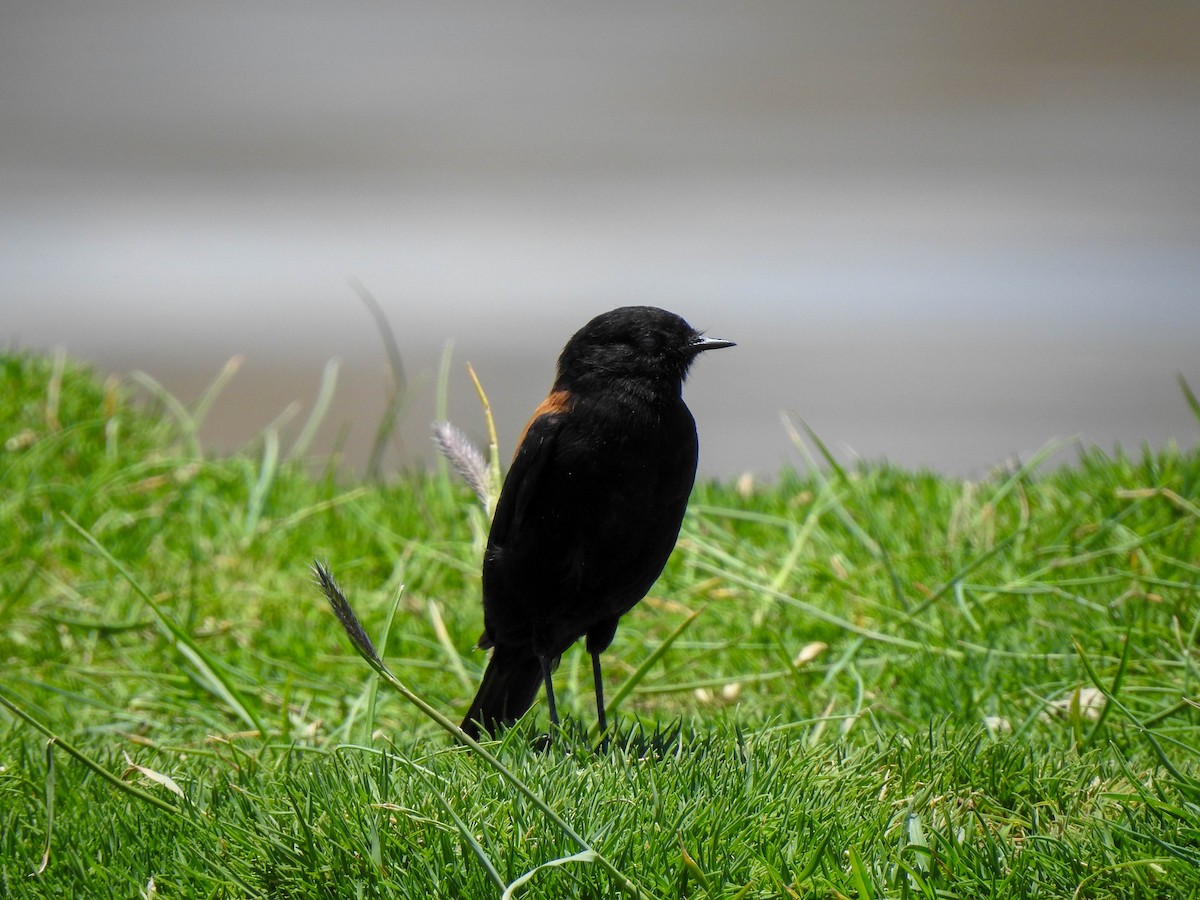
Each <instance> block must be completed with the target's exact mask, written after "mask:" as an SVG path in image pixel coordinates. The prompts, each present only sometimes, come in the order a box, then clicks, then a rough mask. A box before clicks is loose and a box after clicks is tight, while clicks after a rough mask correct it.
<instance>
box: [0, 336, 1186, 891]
mask: <svg viewBox="0 0 1200 900" xmlns="http://www.w3.org/2000/svg"><path fill="white" fill-rule="evenodd" d="M1189 400H1190V401H1192V402H1193V408H1195V403H1194V399H1193V398H1191V395H1190V393H1189V392H1187V391H1186V390H1185V396H1184V398H1183V399H1181V401H1180V402H1181V403H1182V402H1186V401H1189ZM214 402H220V398H219V397H218V396H217V392H216V391H215V390H214V392H213V393H212V394H211V395H209V396H206V397H205V398H204V399H203V400H202V401H200V403H199V404H198V405H197V406H196V407H195V408H192V409H184V408H182V407H181V406H180V405H179V404H178V403H177V402H175V401H173V400H172V399H171V398H169V397H167V396H165V395H164V394H161V393H158V394H156V393H155V392H153V391H149V392H148V391H146V390H145V389H144V388H143V389H141V390H140V391H138V392H137V393H136V394H135V393H134V391H133V390H132V388H131V387H130V386H129V385H127V384H119V383H117V382H115V381H113V380H109V381H100V380H98V379H97V378H96V377H95V375H94V374H93V373H91V372H89V371H88V370H87V369H86V368H84V367H82V366H80V365H78V364H76V363H74V362H73V361H71V360H69V359H67V358H64V357H62V356H57V357H49V356H39V355H32V354H23V353H12V352H9V353H6V354H3V355H0V661H2V663H3V669H2V674H0V894H2V895H3V896H5V897H27V896H29V897H43V896H45V897H50V896H53V897H71V896H80V897H108V896H114V897H117V896H119V897H139V896H143V897H156V896H157V897H247V896H263V897H419V898H429V897H465V898H475V897H500V896H501V895H502V894H503V893H504V891H505V890H506V888H509V887H510V886H511V890H512V895H513V896H517V897H523V898H534V897H545V898H551V897H610V896H614V895H616V894H618V893H620V892H621V891H622V890H624V891H625V892H627V893H629V894H632V895H638V894H641V895H644V896H648V897H672V898H678V897H696V898H717V897H721V898H755V897H858V898H876V897H914V898H916V897H947V898H949V897H961V898H982V897H996V898H1010V897H1011V898H1017V897H1065V898H1072V897H1080V898H1084V897H1086V898H1110V897H1113V898H1115V897H1200V764H1198V757H1200V602H1198V601H1200V508H1198V506H1197V503H1198V498H1200V452H1198V451H1197V450H1196V449H1187V450H1181V449H1177V448H1166V449H1162V450H1153V451H1151V450H1139V451H1137V452H1130V453H1122V452H1111V453H1109V452H1102V451H1101V450H1099V449H1095V448H1084V449H1082V450H1081V451H1080V452H1079V454H1078V457H1077V458H1075V457H1072V462H1071V463H1070V464H1069V465H1065V466H1064V465H1062V464H1055V465H1053V466H1050V465H1047V464H1045V463H1044V461H1043V458H1042V457H1038V458H1034V459H1030V460H1026V461H1024V463H1023V464H1021V465H1014V466H1012V467H1010V468H1007V469H1003V470H997V471H996V472H994V473H993V474H991V475H990V476H988V477H986V478H983V479H980V480H975V481H965V480H961V479H954V478H947V477H942V476H939V475H936V474H932V473H928V472H911V471H902V470H899V469H896V468H894V467H890V466H888V465H886V464H876V465H869V466H863V467H860V468H855V469H843V468H841V467H839V466H837V465H836V464H833V463H832V461H831V460H829V459H828V458H827V457H825V455H824V451H823V448H822V447H821V444H820V442H819V440H817V439H816V438H815V436H813V435H805V436H804V437H803V446H805V447H808V448H810V451H811V452H812V453H813V454H814V455H815V456H816V457H817V459H818V460H819V461H820V462H821V465H809V464H808V462H807V461H806V459H805V457H804V455H803V453H802V452H801V451H800V450H797V457H796V458H797V462H798V465H799V467H800V469H799V471H797V472H784V473H780V474H779V475H777V476H776V477H774V478H772V479H771V480H770V481H769V482H766V483H762V482H759V483H739V484H733V483H728V484H727V483H702V484H699V485H698V486H697V488H696V491H695V494H694V495H693V498H692V504H691V507H690V510H689V513H688V517H687V519H686V521H685V523H684V527H683V533H682V535H681V537H680V542H679V546H678V548H677V550H676V552H675V554H674V556H673V557H672V559H671V562H670V564H669V565H668V567H667V570H666V572H665V573H664V574H663V577H662V578H661V579H660V580H659V582H658V584H657V585H656V586H655V588H654V589H653V591H652V592H651V595H650V597H648V598H647V599H646V600H645V601H644V602H643V603H642V604H641V605H639V606H638V607H637V608H636V609H635V610H634V611H633V612H632V613H630V614H629V615H628V616H626V617H625V619H624V620H623V623H622V627H621V629H620V630H619V632H618V634H617V638H616V641H615V642H614V644H613V646H612V648H611V650H610V651H609V652H608V653H607V654H606V656H605V666H606V671H605V675H606V686H607V687H608V689H609V692H610V694H612V695H615V696H614V698H613V699H614V700H615V704H616V706H617V707H618V709H617V713H616V715H617V721H618V733H617V735H616V738H615V740H614V742H613V746H612V747H611V748H610V749H609V750H608V751H607V752H603V753H602V752H597V751H596V750H595V749H594V737H595V735H594V734H589V727H590V726H591V725H592V723H593V722H594V719H595V711H594V709H593V708H592V695H591V671H590V663H589V661H588V658H587V656H586V654H585V653H584V652H583V651H582V648H578V649H575V650H573V651H571V652H570V653H568V654H567V656H566V657H565V658H564V660H563V663H562V666H561V668H560V669H559V672H558V675H557V677H556V686H557V687H558V689H559V690H558V693H559V702H560V709H561V710H562V711H563V712H564V714H565V718H566V726H565V728H564V729H563V730H562V731H561V732H560V733H558V734H556V735H554V737H553V741H552V743H551V744H550V746H549V747H548V748H546V747H545V746H544V742H543V741H542V740H540V736H541V735H542V734H544V733H545V730H546V727H547V724H546V717H545V711H544V709H542V708H541V707H540V705H539V706H535V708H534V711H533V712H532V714H531V716H530V717H527V719H526V720H525V721H523V722H522V723H520V724H519V725H518V726H517V727H515V728H514V729H512V730H510V731H509V732H508V733H507V734H506V736H505V737H504V739H503V740H502V741H500V742H498V743H488V744H486V745H485V746H484V748H473V747H466V746H462V745H460V744H456V743H455V742H454V741H453V740H452V739H451V738H450V736H449V735H448V734H447V733H446V732H445V731H444V730H443V729H442V728H441V727H440V726H439V724H438V722H437V721H436V720H435V717H432V716H430V715H428V714H427V712H425V711H423V710H422V709H420V708H418V706H416V705H414V704H413V703H412V702H410V701H409V700H408V699H406V696H405V694H407V696H408V697H411V698H413V699H415V700H416V701H418V702H420V703H422V704H424V705H426V706H427V707H428V708H429V709H431V710H432V711H434V714H435V716H436V714H437V712H436V711H441V712H443V713H445V715H447V716H449V717H450V718H451V719H454V720H457V717H458V716H459V715H460V714H461V712H462V710H463V709H465V707H466V705H467V702H468V701H469V700H470V697H471V695H472V694H473V692H474V688H475V686H476V683H477V681H478V678H479V676H480V673H481V671H482V667H483V664H484V661H485V656H484V654H483V653H481V652H479V651H476V650H473V649H472V647H473V644H474V641H475V639H476V638H477V637H478V633H479V629H480V609H479V561H480V558H481V553H482V545H483V539H484V535H485V533H486V524H485V514H484V512H483V510H482V508H481V507H480V506H479V504H478V503H477V502H476V501H475V499H474V496H473V495H472V494H471V492H470V490H469V489H468V488H467V487H465V486H464V485H462V484H461V483H458V482H456V481H454V480H453V479H452V477H451V476H449V475H447V474H446V473H445V472H444V471H441V470H438V471H430V472H420V471H413V472H406V473H403V474H400V475H396V476H394V477H391V478H388V479H386V480H384V481H377V480H363V479H356V478H354V477H351V476H348V475H345V474H344V473H339V472H337V471H335V467H334V466H333V465H332V464H331V465H330V466H329V467H327V468H325V469H324V470H322V469H321V468H320V467H316V468H314V466H313V465H312V464H311V461H305V460H302V459H301V458H300V457H302V456H303V452H304V447H305V445H306V443H307V435H309V434H311V428H307V429H300V431H299V433H297V434H296V435H292V434H290V433H283V434H281V433H277V432H276V431H274V430H268V431H266V432H265V433H264V434H263V436H262V437H261V438H260V439H259V440H258V441H256V442H255V444H254V445H253V446H251V447H248V448H247V449H246V450H245V451H244V452H242V453H239V454H237V455H234V456H232V457H229V458H213V457H211V456H207V455H205V454H204V453H203V452H202V450H201V448H200V446H199V442H198V440H197V436H196V429H197V426H198V421H199V420H200V419H201V418H202V416H203V414H204V412H205V411H206V409H207V408H208V407H210V406H211V404H212V403H214ZM318 406H319V404H318ZM1198 418H1200V411H1198ZM311 424H312V425H313V426H315V425H316V419H315V418H314V420H313V421H312V423H311ZM1198 427H1200V422H1198ZM801 431H803V429H801ZM786 439H787V438H786V436H785V435H783V434H781V440H786ZM1048 449H1049V448H1048ZM314 559H320V560H323V561H327V562H328V564H329V565H330V567H331V568H332V570H333V572H334V574H335V575H336V577H337V579H338V582H339V583H340V585H341V587H342V589H343V590H344V592H345V594H346V596H347V598H348V599H349V602H350V604H351V606H352V607H353V609H354V611H355V612H356V613H357V615H358V618H359V619H360V620H361V623H362V626H363V628H364V630H365V632H366V634H367V635H368V636H369V637H370V639H371V641H372V642H373V643H374V645H375V647H376V648H377V649H378V653H379V655H380V656H381V657H382V660H383V662H384V663H385V664H386V668H387V670H388V671H389V672H390V673H394V675H393V676H391V678H392V679H393V681H395V682H399V683H401V685H400V686H401V687H402V688H403V690H404V692H405V694H402V693H401V692H400V691H398V690H394V689H393V688H394V687H395V684H393V683H391V682H389V681H386V680H381V679H380V678H379V677H378V675H377V674H376V673H375V672H374V671H373V670H372V668H371V667H370V666H369V665H368V664H367V663H366V662H364V660H363V659H362V658H360V656H359V655H358V654H357V653H356V652H355V648H354V647H353V645H352V644H351V642H350V641H349V640H348V639H347V635H346V632H345V631H344V630H343V628H342V626H341V625H340V624H339V622H338V620H337V619H336V618H335V617H334V615H333V614H332V613H331V611H330V608H329V605H328V604H327V603H326V602H325V600H324V599H323V598H322V596H321V593H320V592H319V591H318V589H317V588H316V586H315V585H314V584H313V580H312V572H311V564H312V562H313V560H314ZM481 749H482V751H483V752H480V750H481ZM552 863H556V864H555V865H551V864H552Z"/></svg>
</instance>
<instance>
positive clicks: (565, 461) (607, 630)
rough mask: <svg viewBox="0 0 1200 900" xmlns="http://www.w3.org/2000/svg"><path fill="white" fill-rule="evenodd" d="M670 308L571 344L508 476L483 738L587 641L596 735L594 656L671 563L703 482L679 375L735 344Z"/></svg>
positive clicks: (486, 613)
mask: <svg viewBox="0 0 1200 900" xmlns="http://www.w3.org/2000/svg"><path fill="white" fill-rule="evenodd" d="M732 346H733V343H732V342H731V341H723V340H718V339H717V338H708V337H705V336H704V335H703V334H701V333H700V332H699V331H697V330H696V329H694V328H692V327H691V326H690V325H688V323H687V322H685V321H684V320H683V319H681V318H680V317H679V316H677V315H675V314H674V313H670V312H667V311H665V310H661V309H655V308H654V307H649V306H627V307H622V308H621V309H614V310H612V311H611V312H607V313H604V314H602V315H599V316H597V317H596V318H594V319H592V321H590V322H588V323H587V325H585V326H584V327H583V328H581V329H580V330H579V331H578V332H576V333H575V335H574V336H573V337H572V338H571V339H570V340H569V341H568V342H567V345H566V347H564V348H563V351H562V355H561V356H559V359H558V375H557V377H556V379H555V381H554V386H553V388H551V390H550V395H549V396H548V397H547V398H546V399H545V400H544V401H542V403H541V405H540V406H538V408H537V409H535V410H534V412H533V417H532V418H531V419H530V421H529V424H528V425H527V426H526V427H525V432H524V434H523V435H522V436H521V439H520V441H519V442H518V446H517V452H516V455H515V456H514V457H513V461H512V466H511V467H510V469H509V472H508V476H507V478H506V479H505V481H504V487H503V489H502V490H501V492H500V498H499V500H498V501H497V504H496V512H495V515H494V517H493V519H492V528H491V532H490V534H489V535H488V543H487V551H486V553H485V555H484V559H483V636H482V637H480V639H479V646H480V647H482V648H491V650H492V657H491V659H490V660H489V661H488V665H487V670H486V671H485V672H484V674H483V682H482V683H481V684H480V686H479V692H478V694H477V695H476V696H475V699H474V701H472V703H471V708H470V709H469V710H468V711H467V714H466V717H465V718H464V720H463V723H462V728H463V730H464V731H465V732H466V733H467V734H469V735H471V736H472V737H478V736H479V734H480V730H481V729H482V730H483V731H484V732H487V733H488V734H495V733H496V731H497V729H498V728H499V727H501V726H505V725H510V724H512V723H513V722H515V721H516V720H517V719H518V718H519V717H520V716H521V715H522V714H524V713H525V711H526V710H528V709H529V707H530V706H532V705H533V701H534V699H535V698H536V697H537V692H538V688H539V687H540V686H541V685H542V684H545V686H546V701H547V705H548V706H549V709H550V721H551V722H552V723H553V724H558V710H557V709H556V707H555V704H554V686H553V684H552V682H551V673H552V672H553V671H554V669H555V667H556V666H557V665H558V661H559V658H560V657H561V656H562V654H563V652H564V651H565V650H566V649H567V648H568V647H570V646H571V644H573V643H575V641H577V640H578V639H579V638H581V637H584V638H586V645H587V651H588V653H589V654H591V657H592V673H593V676H594V678H595V685H596V711H597V715H598V717H599V724H600V732H601V734H604V733H605V732H606V731H607V725H606V722H605V716H604V688H603V685H602V683H601V678H600V654H601V652H602V651H603V650H604V649H605V648H606V647H608V645H609V644H610V643H611V642H612V639H613V635H614V634H615V633H616V630H617V622H618V621H619V620H620V618H621V616H622V615H624V614H625V613H627V612H628V611H629V610H630V609H632V608H633V606H634V605H635V604H636V603H637V602H638V601H639V600H641V599H642V598H643V597H644V596H645V595H646V592H647V591H649V590H650V586H651V585H652V584H654V581H655V579H657V578H658V576H659V574H660V573H661V572H662V570H663V566H664V565H666V562H667V557H668V556H670V554H671V549H672V548H673V547H674V546H675V540H676V538H678V536H679V526H680V524H681V523H682V521H683V513H684V510H685V509H686V507H687V500H688V495H689V494H690V493H691V490H692V484H693V482H694V481H695V478H696V456H697V441H696V423H695V420H693V419H692V414H691V412H689V411H688V408H687V406H686V405H685V404H684V402H683V381H684V378H685V377H686V376H687V372H688V369H689V368H690V366H691V365H692V363H693V362H694V361H695V359H696V356H697V355H698V354H700V353H701V352H703V351H705V350H715V349H718V348H720V347H732Z"/></svg>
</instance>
